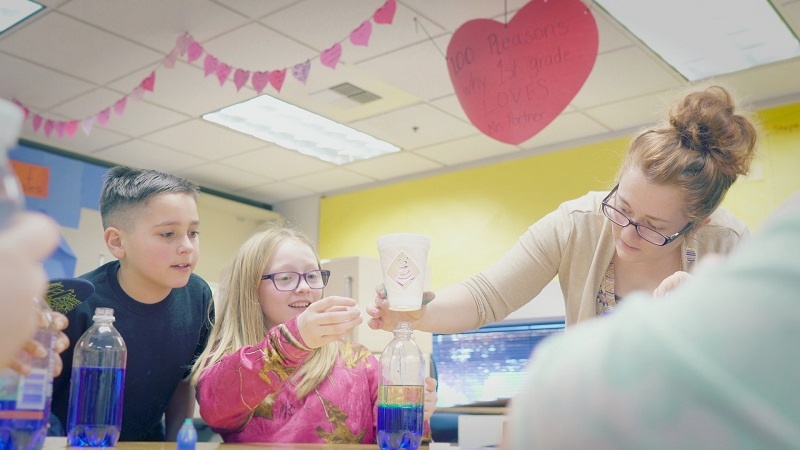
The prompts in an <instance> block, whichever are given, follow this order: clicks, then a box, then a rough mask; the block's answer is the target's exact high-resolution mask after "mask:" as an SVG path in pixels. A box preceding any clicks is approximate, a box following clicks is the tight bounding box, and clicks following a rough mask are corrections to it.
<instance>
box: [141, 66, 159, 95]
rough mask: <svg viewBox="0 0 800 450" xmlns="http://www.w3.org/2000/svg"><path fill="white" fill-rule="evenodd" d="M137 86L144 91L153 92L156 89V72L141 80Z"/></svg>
mask: <svg viewBox="0 0 800 450" xmlns="http://www.w3.org/2000/svg"><path fill="white" fill-rule="evenodd" d="M139 86H141V87H142V89H144V90H145V91H150V92H153V89H155V87H156V71H155V70H154V71H152V72H150V76H149V77H147V78H145V79H144V80H142V82H141V84H139Z"/></svg>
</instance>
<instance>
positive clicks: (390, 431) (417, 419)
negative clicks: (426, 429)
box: [377, 404, 423, 450]
mask: <svg viewBox="0 0 800 450" xmlns="http://www.w3.org/2000/svg"><path fill="white" fill-rule="evenodd" d="M422 426H423V405H421V404H416V405H380V404H379V405H378V436H377V441H378V447H379V448H380V449H381V450H397V449H407V450H416V449H417V448H419V446H420V443H421V442H422Z"/></svg>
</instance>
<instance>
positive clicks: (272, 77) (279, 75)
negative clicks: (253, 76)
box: [269, 69, 286, 92]
mask: <svg viewBox="0 0 800 450" xmlns="http://www.w3.org/2000/svg"><path fill="white" fill-rule="evenodd" d="M284 78H286V69H283V70H273V71H272V72H270V73H269V83H270V84H271V85H272V87H274V88H275V90H276V91H278V92H280V91H281V86H283V80H284Z"/></svg>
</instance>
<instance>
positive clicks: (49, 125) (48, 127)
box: [44, 119, 56, 137]
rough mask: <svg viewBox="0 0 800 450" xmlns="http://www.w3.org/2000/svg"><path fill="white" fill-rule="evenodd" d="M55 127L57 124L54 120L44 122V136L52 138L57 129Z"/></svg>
mask: <svg viewBox="0 0 800 450" xmlns="http://www.w3.org/2000/svg"><path fill="white" fill-rule="evenodd" d="M55 126H56V124H55V123H53V121H52V120H50V119H47V120H45V121H44V135H45V136H47V137H50V135H51V134H52V133H53V128H55Z"/></svg>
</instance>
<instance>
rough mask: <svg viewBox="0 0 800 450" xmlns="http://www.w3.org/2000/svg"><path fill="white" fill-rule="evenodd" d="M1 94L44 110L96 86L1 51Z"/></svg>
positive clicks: (0, 95)
mask: <svg viewBox="0 0 800 450" xmlns="http://www.w3.org/2000/svg"><path fill="white" fill-rule="evenodd" d="M0 67H2V69H1V70H0V97H2V98H10V99H11V98H16V99H18V100H19V101H21V102H22V103H24V104H25V105H27V106H28V107H29V108H32V109H33V108H36V109H40V111H36V112H39V113H43V112H44V111H42V110H47V109H48V108H50V107H52V106H54V105H57V104H59V103H61V102H63V101H64V100H67V99H69V98H72V97H75V96H78V95H81V94H83V93H86V92H88V91H90V90H91V89H92V88H93V85H92V84H90V83H87V82H85V81H81V80H79V79H77V78H74V77H71V76H69V75H64V74H62V73H59V72H56V71H54V70H51V69H48V68H46V67H42V66H40V65H38V64H33V63H30V62H28V61H25V60H22V59H19V58H16V57H14V56H11V55H8V54H4V53H0Z"/></svg>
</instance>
